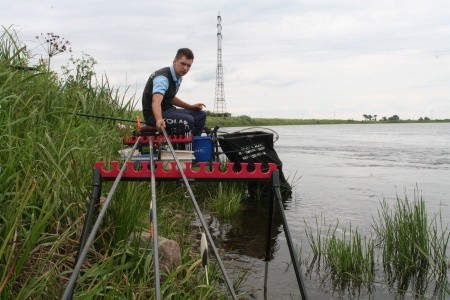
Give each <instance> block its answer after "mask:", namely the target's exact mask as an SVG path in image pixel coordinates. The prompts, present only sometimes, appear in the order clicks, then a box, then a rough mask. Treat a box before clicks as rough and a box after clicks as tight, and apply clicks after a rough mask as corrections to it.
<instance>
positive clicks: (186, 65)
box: [173, 56, 194, 77]
mask: <svg viewBox="0 0 450 300" xmlns="http://www.w3.org/2000/svg"><path fill="white" fill-rule="evenodd" d="M193 61H194V60H193V59H187V58H186V57H185V56H182V57H181V58H175V60H174V61H173V68H174V70H175V74H176V75H177V77H179V76H184V75H186V74H187V72H189V70H190V69H191V66H192V63H193Z"/></svg>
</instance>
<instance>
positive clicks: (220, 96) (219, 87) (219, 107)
mask: <svg viewBox="0 0 450 300" xmlns="http://www.w3.org/2000/svg"><path fill="white" fill-rule="evenodd" d="M221 23H222V17H221V16H220V12H219V14H218V16H217V69H216V96H215V99H214V111H213V113H214V114H218V115H226V114H227V112H226V111H227V109H226V105H225V91H224V87H223V65H222V25H221Z"/></svg>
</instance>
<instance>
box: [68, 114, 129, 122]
mask: <svg viewBox="0 0 450 300" xmlns="http://www.w3.org/2000/svg"><path fill="white" fill-rule="evenodd" d="M68 114H71V115H76V116H81V117H88V118H96V119H104V120H113V121H122V122H129V123H138V121H136V120H131V119H121V118H113V117H105V116H97V115H89V114H82V113H71V112H68Z"/></svg>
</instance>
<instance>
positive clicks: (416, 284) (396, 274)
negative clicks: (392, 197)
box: [374, 190, 449, 297]
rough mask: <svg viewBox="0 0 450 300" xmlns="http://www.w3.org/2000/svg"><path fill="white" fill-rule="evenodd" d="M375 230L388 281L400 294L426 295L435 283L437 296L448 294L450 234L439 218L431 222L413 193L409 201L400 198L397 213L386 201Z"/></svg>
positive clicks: (423, 202)
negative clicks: (449, 246)
mask: <svg viewBox="0 0 450 300" xmlns="http://www.w3.org/2000/svg"><path fill="white" fill-rule="evenodd" d="M378 216H379V218H378V219H379V220H378V222H376V223H375V225H374V229H375V232H376V235H377V239H378V240H379V243H380V247H381V249H382V262H383V268H384V271H385V274H386V276H387V280H388V282H389V284H390V285H391V286H392V287H395V288H396V289H397V290H398V291H399V293H405V292H406V291H408V290H412V291H413V293H415V294H416V295H426V292H427V289H428V286H429V283H431V282H434V284H435V289H434V294H436V295H437V296H439V297H442V296H443V295H444V294H445V293H446V292H445V289H447V292H448V278H447V273H448V267H447V265H448V261H447V257H446V255H445V253H446V251H447V246H448V241H449V233H448V231H447V229H444V228H443V227H442V220H441V219H440V217H439V216H435V217H433V219H432V221H428V216H427V212H426V209H425V201H424V200H423V198H422V197H421V196H419V195H418V192H417V190H416V191H415V193H414V199H413V200H412V201H410V200H409V199H408V197H407V196H406V195H405V198H404V199H402V198H399V197H397V201H396V203H395V205H394V209H391V208H390V207H389V205H388V204H387V203H386V201H383V202H382V203H381V209H380V210H379V211H378Z"/></svg>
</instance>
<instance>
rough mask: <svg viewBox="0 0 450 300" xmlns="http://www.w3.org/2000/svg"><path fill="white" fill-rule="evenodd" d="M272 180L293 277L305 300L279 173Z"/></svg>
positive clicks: (274, 174)
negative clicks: (285, 211)
mask: <svg viewBox="0 0 450 300" xmlns="http://www.w3.org/2000/svg"><path fill="white" fill-rule="evenodd" d="M272 180H273V187H274V191H275V199H276V202H277V204H278V209H279V211H280V215H281V218H282V222H283V229H284V235H285V237H286V242H287V244H288V248H289V253H290V255H291V261H292V264H293V266H294V271H295V276H296V278H297V283H298V287H299V289H300V294H301V296H302V299H303V300H307V299H308V296H307V294H306V290H305V287H304V286H303V280H302V276H301V272H300V266H299V262H298V259H297V256H296V255H295V249H294V243H293V242H292V238H291V233H290V232H289V227H288V224H287V220H286V215H285V213H284V207H283V201H282V197H281V192H280V171H279V170H275V171H274V172H273V175H272Z"/></svg>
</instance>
